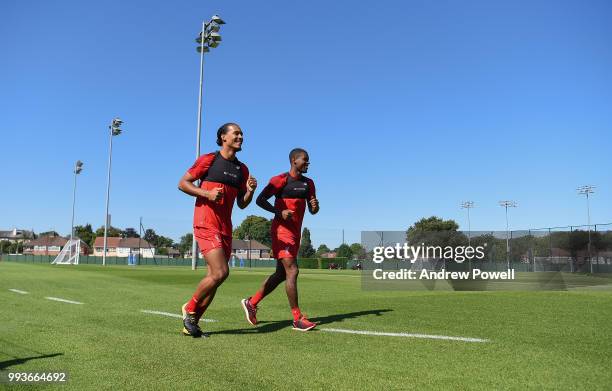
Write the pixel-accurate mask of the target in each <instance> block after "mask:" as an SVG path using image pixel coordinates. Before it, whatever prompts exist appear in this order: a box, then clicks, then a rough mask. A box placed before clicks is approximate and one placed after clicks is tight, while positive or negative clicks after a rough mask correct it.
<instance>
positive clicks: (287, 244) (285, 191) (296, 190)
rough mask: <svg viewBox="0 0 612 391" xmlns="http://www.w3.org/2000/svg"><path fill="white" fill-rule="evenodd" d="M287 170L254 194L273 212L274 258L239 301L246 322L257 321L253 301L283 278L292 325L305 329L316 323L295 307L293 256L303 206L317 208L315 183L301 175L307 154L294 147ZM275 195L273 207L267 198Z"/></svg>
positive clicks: (259, 299) (261, 296)
mask: <svg viewBox="0 0 612 391" xmlns="http://www.w3.org/2000/svg"><path fill="white" fill-rule="evenodd" d="M289 162H290V163H291V169H290V170H289V172H286V173H283V174H280V175H277V176H275V177H273V178H272V179H270V183H269V184H268V185H267V186H266V187H265V189H264V190H263V191H262V192H261V194H260V195H259V196H258V197H257V205H259V206H260V207H262V208H263V209H265V210H267V211H268V212H271V213H274V220H273V221H272V230H271V231H272V253H273V255H274V258H276V259H277V262H276V271H275V272H274V273H273V274H272V275H270V276H269V277H268V278H267V279H266V280H265V281H264V283H263V285H262V286H261V288H260V289H259V290H258V291H257V292H256V293H255V294H254V295H253V296H251V297H249V298H248V299H243V300H242V308H243V309H244V312H245V315H246V319H247V321H248V322H249V323H250V324H252V325H256V324H257V316H256V315H257V304H258V303H259V302H260V301H261V300H262V299H263V298H264V297H265V296H266V295H268V294H269V293H270V292H272V291H273V290H274V289H275V288H276V287H277V286H278V285H279V284H280V283H281V282H283V281H286V284H285V289H286V291H287V298H288V299H289V306H290V307H291V313H292V314H293V328H294V329H295V330H300V331H308V330H311V329H312V328H314V327H315V326H316V323H313V322H311V321H309V320H308V319H307V318H306V316H304V315H303V314H302V313H301V311H300V308H299V307H298V292H297V277H298V265H297V256H298V250H299V248H300V239H301V230H302V221H303V220H304V212H305V210H306V206H308V210H309V212H310V213H311V214H313V215H314V214H316V213H317V212H318V211H319V201H318V200H317V197H316V192H315V185H314V182H313V181H312V179H310V178H306V177H305V176H304V175H303V174H304V173H305V172H307V171H308V166H309V164H310V163H309V157H308V153H307V152H306V151H305V150H303V149H301V148H295V149H293V150H292V151H291V152H290V153H289ZM272 196H275V197H276V199H275V201H274V206H273V205H272V204H270V202H269V201H268V199H269V198H270V197H272Z"/></svg>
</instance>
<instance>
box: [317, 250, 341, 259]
mask: <svg viewBox="0 0 612 391" xmlns="http://www.w3.org/2000/svg"><path fill="white" fill-rule="evenodd" d="M336 256H337V253H336V252H335V251H330V252H327V253H323V254H321V255H320V257H321V258H336Z"/></svg>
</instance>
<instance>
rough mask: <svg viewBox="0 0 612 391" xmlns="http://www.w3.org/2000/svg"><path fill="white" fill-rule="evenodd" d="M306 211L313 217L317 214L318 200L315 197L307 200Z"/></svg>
mask: <svg viewBox="0 0 612 391" xmlns="http://www.w3.org/2000/svg"><path fill="white" fill-rule="evenodd" d="M308 211H309V212H310V214H313V215H316V214H317V213H318V212H319V200H318V199H317V198H316V197H312V198H311V199H310V200H308Z"/></svg>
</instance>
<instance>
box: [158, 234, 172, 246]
mask: <svg viewBox="0 0 612 391" xmlns="http://www.w3.org/2000/svg"><path fill="white" fill-rule="evenodd" d="M155 247H159V248H163V247H174V240H172V239H171V238H168V237H166V236H162V235H159V236H158V237H157V242H155Z"/></svg>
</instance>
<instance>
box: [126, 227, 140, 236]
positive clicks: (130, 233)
mask: <svg viewBox="0 0 612 391" xmlns="http://www.w3.org/2000/svg"><path fill="white" fill-rule="evenodd" d="M123 235H124V237H126V238H139V237H140V235H138V232H136V230H135V229H134V228H126V229H125V231H123Z"/></svg>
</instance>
